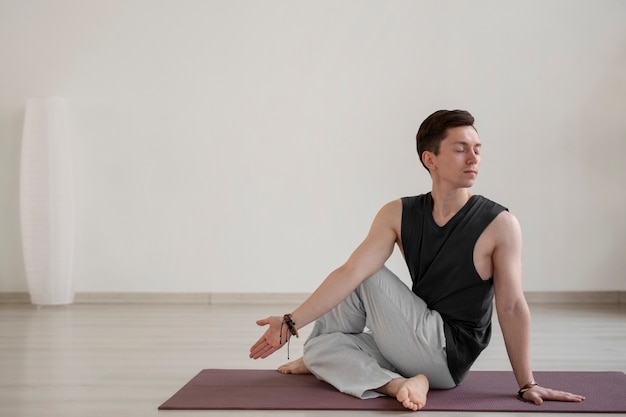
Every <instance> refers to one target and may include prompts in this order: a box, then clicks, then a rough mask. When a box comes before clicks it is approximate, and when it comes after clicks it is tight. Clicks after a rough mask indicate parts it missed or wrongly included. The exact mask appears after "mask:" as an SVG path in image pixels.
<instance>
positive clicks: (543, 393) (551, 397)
mask: <svg viewBox="0 0 626 417" xmlns="http://www.w3.org/2000/svg"><path fill="white" fill-rule="evenodd" d="M524 398H525V399H526V400H527V401H530V402H532V403H534V404H536V405H541V404H543V401H544V400H547V401H567V402H581V401H583V400H584V399H585V397H584V396H582V395H578V394H572V393H571V392H565V391H557V390H553V389H549V388H543V387H539V386H537V387H533V388H531V389H530V390H528V391H526V393H525V395H524Z"/></svg>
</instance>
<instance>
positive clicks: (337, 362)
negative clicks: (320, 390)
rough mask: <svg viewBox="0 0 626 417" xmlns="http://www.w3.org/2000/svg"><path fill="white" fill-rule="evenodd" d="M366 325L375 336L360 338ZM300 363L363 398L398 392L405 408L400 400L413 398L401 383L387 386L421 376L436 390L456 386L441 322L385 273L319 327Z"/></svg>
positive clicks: (405, 287) (406, 289) (333, 311)
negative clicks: (400, 385) (448, 361)
mask: <svg viewBox="0 0 626 417" xmlns="http://www.w3.org/2000/svg"><path fill="white" fill-rule="evenodd" d="M365 326H367V328H369V329H370V330H371V334H369V333H365V334H364V333H361V332H362V331H363V329H364V328H365ZM343 333H350V334H343ZM337 334H339V335H342V334H343V335H342V336H349V337H348V338H342V337H341V336H336V335H337ZM331 335H332V336H333V338H330V337H329V336H331ZM362 335H367V337H365V336H362ZM356 336H359V338H358V339H357V338H355V337H356ZM346 339H347V340H349V342H348V341H345V340H346ZM356 341H358V343H356V344H355V342H356ZM296 362H299V364H300V368H301V369H302V368H303V369H307V370H310V371H311V372H312V373H313V374H315V375H316V376H317V377H318V378H319V379H322V380H324V381H327V382H329V383H331V384H332V385H334V386H335V387H336V388H337V389H339V390H340V391H342V392H346V393H350V394H352V395H356V396H359V397H362V398H365V397H371V396H377V395H380V394H388V393H389V392H395V391H398V392H396V393H395V394H394V395H395V396H396V397H397V398H399V400H400V401H401V402H403V403H404V400H402V399H400V397H402V398H404V397H405V396H406V395H408V396H409V397H411V394H406V395H405V393H406V391H407V390H405V389H402V390H400V389H399V387H398V384H397V383H394V384H392V386H391V387H389V386H388V387H385V386H386V384H388V383H390V382H391V381H393V380H394V379H397V378H401V377H404V378H409V379H412V378H413V377H415V376H417V375H420V374H423V375H424V376H425V377H426V378H427V379H428V380H430V381H431V382H430V384H431V385H432V386H433V387H434V388H452V387H453V386H454V381H453V380H452V377H451V376H450V373H449V371H448V366H447V360H446V354H445V336H444V333H443V321H442V320H441V317H440V316H439V314H438V313H436V312H433V311H431V310H429V309H428V308H427V307H426V304H425V303H424V302H423V301H422V300H421V299H419V298H418V297H417V296H415V295H414V294H413V293H412V292H411V290H410V289H409V288H408V287H407V286H406V285H405V284H404V283H402V282H401V281H400V279H399V278H397V277H396V276H395V275H393V274H392V273H391V272H390V271H389V270H387V269H386V268H383V269H382V270H381V271H380V272H378V273H377V274H375V275H373V276H372V277H370V278H369V279H367V280H366V281H364V282H363V283H362V284H361V285H360V286H359V287H358V288H357V289H356V290H355V291H354V292H353V293H352V294H351V295H350V296H349V297H348V298H347V299H346V300H345V301H344V302H342V303H341V304H339V305H338V306H337V307H336V308H335V309H334V310H332V311H331V312H329V313H328V314H326V315H324V316H323V317H322V318H320V320H318V322H316V324H315V327H314V329H313V332H312V333H311V336H310V338H309V340H308V341H307V342H306V344H305V354H304V362H302V361H296ZM404 378H402V379H404ZM396 382H397V381H396ZM410 385H411V386H414V385H415V384H410ZM422 385H423V384H422ZM422 388H423V387H422ZM378 389H380V390H381V391H380V392H376V390H378ZM427 390H428V388H427V387H426V392H427ZM408 391H409V392H411V391H416V390H415V389H413V390H408ZM421 391H424V390H423V389H422V390H421ZM426 392H424V393H423V396H424V397H425V395H426ZM419 402H420V401H419V399H416V400H415V403H419ZM421 402H422V403H423V401H421Z"/></svg>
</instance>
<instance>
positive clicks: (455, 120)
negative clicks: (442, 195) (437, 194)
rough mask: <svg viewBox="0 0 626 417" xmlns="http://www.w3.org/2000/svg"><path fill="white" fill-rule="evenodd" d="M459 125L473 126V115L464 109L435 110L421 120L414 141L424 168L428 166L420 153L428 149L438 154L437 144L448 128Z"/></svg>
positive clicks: (444, 136)
mask: <svg viewBox="0 0 626 417" xmlns="http://www.w3.org/2000/svg"><path fill="white" fill-rule="evenodd" d="M460 126H472V127H474V116H472V115H471V114H470V113H469V112H468V111H465V110H437V111H436V112H434V113H433V114H431V115H430V116H428V117H427V118H426V119H425V120H424V121H423V122H422V124H421V125H420V127H419V129H418V131H417V135H416V136H415V141H416V145H417V154H418V155H419V158H420V162H421V163H422V165H424V168H426V170H428V168H427V167H426V165H425V164H424V161H423V160H422V154H423V153H424V152H425V151H429V152H432V153H434V154H435V155H438V154H439V146H440V145H441V141H442V140H444V139H445V138H446V135H447V131H448V129H450V128H453V127H460ZM474 129H475V127H474ZM429 172H430V171H429Z"/></svg>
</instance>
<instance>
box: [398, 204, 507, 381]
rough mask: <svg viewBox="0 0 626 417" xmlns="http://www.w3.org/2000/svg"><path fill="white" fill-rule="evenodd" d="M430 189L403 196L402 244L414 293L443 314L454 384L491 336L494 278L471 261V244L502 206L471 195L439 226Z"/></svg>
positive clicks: (463, 375) (467, 369)
mask: <svg viewBox="0 0 626 417" xmlns="http://www.w3.org/2000/svg"><path fill="white" fill-rule="evenodd" d="M432 210H433V200H432V196H431V194H430V193H428V194H423V195H419V196H415V197H404V198H402V231H401V233H402V247H403V248H404V257H405V260H406V263H407V266H408V267H409V273H410V274H411V279H412V281H413V288H412V289H413V292H414V293H415V294H416V295H417V296H418V297H420V298H421V299H423V300H424V301H425V302H426V304H427V305H428V307H429V308H430V309H432V310H435V311H437V312H438V313H439V314H440V315H441V317H442V318H443V323H444V332H445V335H446V353H447V356H448V368H449V369H450V374H451V375H452V378H453V379H454V382H455V383H456V384H457V385H458V384H460V383H461V381H462V380H463V378H464V377H465V376H466V375H467V372H468V371H469V368H470V367H471V366H472V364H473V363H474V361H475V360H476V358H477V357H478V355H479V354H480V352H482V351H483V349H485V347H487V344H488V343H489V340H490V338H491V315H492V310H493V279H491V278H489V279H488V280H483V279H481V278H480V276H479V275H478V272H477V271H476V268H475V266H474V246H475V245H476V241H477V240H478V238H479V237H480V235H481V234H482V232H483V231H484V230H485V228H486V227H487V226H488V225H489V223H491V222H492V221H493V219H494V218H495V217H496V216H497V215H498V214H500V213H501V212H502V211H503V210H507V209H506V208H505V207H502V206H501V205H499V204H497V203H495V202H493V201H491V200H488V199H486V198H485V197H482V196H479V195H473V196H471V197H470V199H469V200H468V202H467V203H466V204H465V206H463V208H461V210H459V211H458V212H457V213H456V214H455V215H454V216H453V217H452V218H451V219H450V220H449V221H448V223H446V224H445V225H444V226H442V227H440V226H438V225H437V223H435V220H434V218H433V215H432Z"/></svg>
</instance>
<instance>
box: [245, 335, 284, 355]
mask: <svg viewBox="0 0 626 417" xmlns="http://www.w3.org/2000/svg"><path fill="white" fill-rule="evenodd" d="M279 348H280V347H278V348H276V347H273V346H272V345H270V344H269V343H268V342H267V340H265V337H261V338H260V339H259V340H258V341H257V342H256V343H255V344H254V345H252V347H251V348H250V358H252V359H265V358H267V357H268V356H269V355H271V354H272V353H274V352H276V351H277V350H278V349H279Z"/></svg>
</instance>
